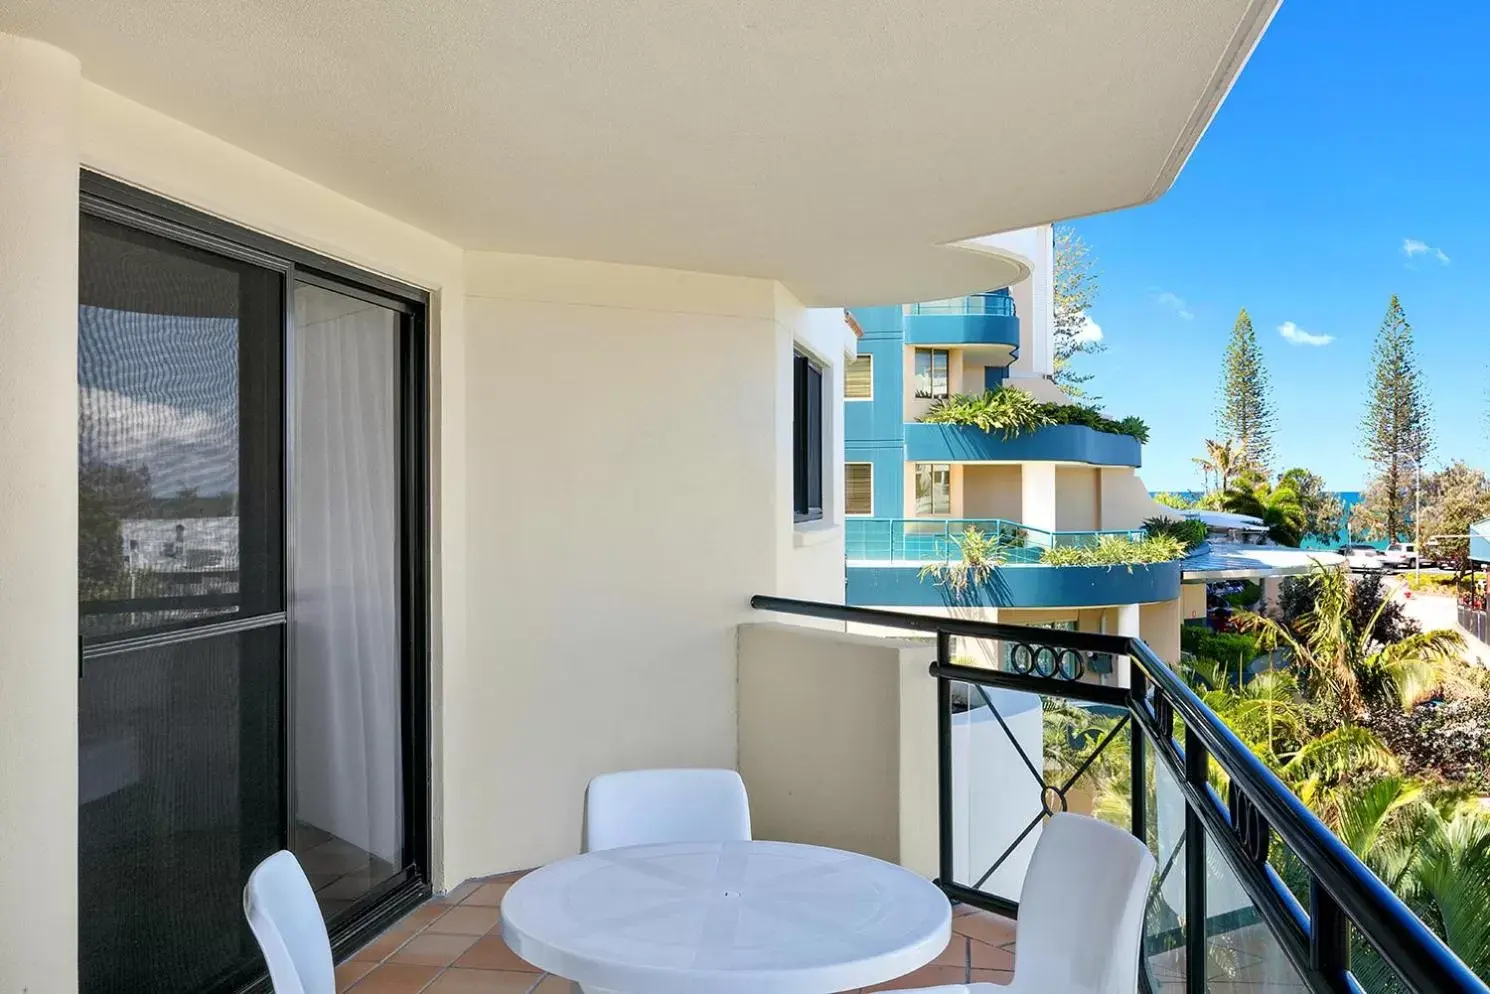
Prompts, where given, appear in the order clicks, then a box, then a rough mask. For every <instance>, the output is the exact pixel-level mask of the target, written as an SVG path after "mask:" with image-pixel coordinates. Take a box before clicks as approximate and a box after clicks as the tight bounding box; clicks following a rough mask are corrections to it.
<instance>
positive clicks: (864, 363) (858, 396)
mask: <svg viewBox="0 0 1490 994" xmlns="http://www.w3.org/2000/svg"><path fill="white" fill-rule="evenodd" d="M843 399H844V400H873V399H874V357H873V356H869V355H861V356H859V358H857V359H855V360H854V361H853V362H851V363H849V364H848V369H847V370H845V371H844V374H843Z"/></svg>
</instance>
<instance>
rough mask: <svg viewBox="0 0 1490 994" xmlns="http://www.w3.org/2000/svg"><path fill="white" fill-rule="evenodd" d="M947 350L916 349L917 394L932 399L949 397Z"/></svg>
mask: <svg viewBox="0 0 1490 994" xmlns="http://www.w3.org/2000/svg"><path fill="white" fill-rule="evenodd" d="M948 382H949V381H948V379H947V350H946V349H917V350H916V396H917V397H928V398H930V399H932V400H943V399H945V398H946V397H947V395H948V393H949V390H948V386H947V384H948Z"/></svg>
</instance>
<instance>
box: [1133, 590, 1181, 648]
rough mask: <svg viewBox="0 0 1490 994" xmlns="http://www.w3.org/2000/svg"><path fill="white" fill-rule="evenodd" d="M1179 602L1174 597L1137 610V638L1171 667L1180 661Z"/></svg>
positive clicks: (1145, 605) (1177, 598) (1178, 599)
mask: <svg viewBox="0 0 1490 994" xmlns="http://www.w3.org/2000/svg"><path fill="white" fill-rule="evenodd" d="M1182 589H1183V588H1182ZM1180 600H1181V598H1179V597H1176V598H1175V599H1174V600H1172V601H1160V602H1159V603H1157V604H1144V605H1142V606H1141V607H1140V608H1139V637H1140V638H1142V639H1143V640H1144V641H1145V642H1147V643H1148V645H1149V648H1150V649H1153V650H1154V653H1155V654H1156V655H1157V656H1158V657H1159V658H1160V659H1162V660H1164V662H1166V663H1168V664H1170V665H1171V666H1173V665H1175V664H1176V663H1178V662H1179V661H1180V618H1181V615H1182V612H1181V610H1180Z"/></svg>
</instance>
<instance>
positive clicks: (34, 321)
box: [0, 34, 79, 994]
mask: <svg viewBox="0 0 1490 994" xmlns="http://www.w3.org/2000/svg"><path fill="white" fill-rule="evenodd" d="M78 85H79V68H78V63H77V60H76V59H74V58H73V57H72V56H70V55H68V54H66V53H64V52H61V51H58V50H57V49H55V48H52V47H51V46H49V45H43V44H41V43H39V42H34V41H29V40H26V39H22V38H15V37H12V36H10V35H3V34H0V467H4V469H3V471H0V853H4V854H5V856H4V858H0V990H3V991H29V992H30V994H46V992H51V991H73V990H76V989H77V934H78V933H77V894H78V891H77V858H78V853H77V824H78V763H77V755H78V751H77V750H78V726H77V713H78V707H77V699H78V674H77V651H78V650H77V560H76V556H75V550H76V549H77V541H78V538H77V525H78V511H77V496H78V463H77V451H78V449H77V446H78V441H77V339H78V333H77V316H78Z"/></svg>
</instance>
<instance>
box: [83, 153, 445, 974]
mask: <svg viewBox="0 0 1490 994" xmlns="http://www.w3.org/2000/svg"><path fill="white" fill-rule="evenodd" d="M90 186H92V187H95V188H105V189H107V190H109V192H110V194H111V196H118V197H122V198H123V199H124V200H125V201H126V203H122V204H121V203H120V202H118V201H116V200H113V199H109V198H107V197H104V196H102V195H101V194H97V193H94V194H91V195H85V199H84V208H85V209H84V214H83V217H82V221H81V235H80V258H79V313H78V389H79V427H78V550H77V555H78V584H79V604H78V612H79V632H80V635H81V640H80V641H81V645H80V659H79V667H80V683H79V695H78V696H79V715H78V719H79V770H78V773H79V777H78V782H79V797H78V831H79V853H78V871H79V885H78V887H79V909H80V911H79V963H80V989H81V990H82V991H84V992H86V994H93V992H99V994H102V992H114V991H135V990H150V991H154V992H159V994H197V992H204V991H231V990H238V989H239V988H241V987H242V986H243V985H244V984H245V983H248V982H250V981H252V980H253V979H254V978H255V977H256V976H259V975H262V971H263V960H262V958H261V956H260V954H259V950H258V947H257V944H256V943H255V942H254V940H253V938H252V936H251V934H250V933H249V931H248V929H247V927H246V925H245V924H244V921H243V912H242V897H241V895H242V888H243V885H244V883H245V881H246V880H247V877H248V874H249V872H250V871H251V870H252V869H253V867H254V866H255V865H257V864H258V862H259V861H260V860H262V859H263V858H264V857H266V856H268V855H269V854H271V853H273V852H274V851H276V850H278V849H283V848H288V849H291V850H292V851H293V852H295V853H296V855H297V857H298V858H299V859H300V860H301V862H302V864H303V865H304V867H305V869H306V871H307V874H308V875H309V876H310V878H311V880H312V882H313V884H314V886H315V889H316V896H317V898H318V900H319V901H320V903H321V907H322V910H323V913H324V915H325V918H326V921H327V925H328V929H329V931H330V933H331V937H332V942H333V945H334V946H350V945H353V944H357V943H359V942H360V941H362V940H363V939H365V934H366V932H367V931H368V930H370V929H375V928H376V927H377V926H378V924H379V922H380V921H383V920H386V918H387V917H388V916H389V915H392V914H395V913H397V912H398V911H399V910H400V909H402V908H406V907H408V906H411V905H412V904H413V903H414V902H416V901H417V900H419V899H420V898H421V896H422V895H425V894H427V893H428V886H427V882H426V880H427V878H426V868H427V865H428V830H427V819H428V810H427V802H426V799H425V797H426V786H427V785H426V784H425V783H424V782H423V781H424V778H423V776H422V774H421V771H423V770H426V769H427V766H426V765H425V764H426V762H427V755H428V752H427V750H428V740H427V734H428V733H427V723H426V720H425V717H424V714H423V712H424V709H426V708H427V706H428V701H427V691H426V689H425V685H426V684H425V679H424V673H425V667H426V653H425V650H424V639H425V636H424V632H425V622H424V618H423V610H424V608H423V600H422V591H423V582H424V580H423V569H424V567H423V563H424V559H425V555H424V549H425V540H424V532H423V524H422V522H423V518H424V515H425V510H426V505H425V497H424V489H423V466H424V451H423V446H422V434H421V429H420V425H421V424H422V414H421V411H422V409H423V403H424V401H423V392H422V389H421V387H420V377H421V375H422V369H423V366H422V359H421V352H420V343H421V341H422V338H421V336H422V329H421V327H420V325H419V323H418V318H419V316H420V314H421V311H420V307H421V306H422V301H421V300H420V298H418V297H417V296H415V295H413V294H409V295H400V294H399V293H398V292H397V291H394V292H388V293H385V292H382V290H381V289H380V290H379V291H377V292H375V291H374V290H372V289H369V288H368V286H366V285H363V284H361V283H360V282H359V281H358V279H357V278H356V276H355V274H350V271H347V272H340V271H338V269H337V267H336V264H334V263H329V262H325V261H324V260H319V259H316V258H315V257H309V256H308V255H306V254H305V253H300V252H298V250H294V249H290V248H289V247H287V246H279V245H277V243H272V242H269V241H268V240H267V239H258V241H257V242H255V243H254V244H252V245H249V244H246V243H247V242H248V241H251V240H253V239H255V238H256V237H257V236H252V235H250V234H249V233H247V232H240V231H238V230H237V229H232V228H229V227H228V226H225V225H220V224H219V223H218V222H214V221H211V220H210V219H206V218H202V217H200V216H197V215H192V214H190V212H186V211H184V210H181V209H176V208H169V207H168V206H167V205H160V204H159V203H158V202H157V201H153V200H151V199H149V198H145V197H144V196H143V195H141V194H136V193H133V192H127V193H119V192H118V191H117V190H116V189H115V187H112V186H110V185H109V184H108V183H107V182H106V181H101V180H96V181H92V182H91V183H90V178H89V177H86V176H85V178H84V187H85V190H86V189H88V188H89V187H90ZM157 208H159V209H160V211H161V212H162V213H163V214H169V215H170V220H169V221H167V220H162V219H161V217H160V216H159V215H157V214H155V213H154V211H155V210H156V209H157ZM183 218H186V219H187V220H182V219H183ZM178 222H179V223H178ZM213 225H216V227H215V228H214V230H213V231H212V232H211V233H204V232H203V230H202V229H203V228H205V227H209V226H213ZM281 249H282V250H283V253H282V254H279V250H281ZM302 264H304V265H307V266H310V265H313V266H315V267H316V271H314V272H313V271H311V270H310V269H309V268H301V266H302ZM328 270H329V271H330V272H332V273H335V274H336V275H337V276H338V277H339V278H337V279H333V278H332V277H331V276H330V275H327V271H328ZM368 279H369V280H372V279H373V278H371V277H369V278H368Z"/></svg>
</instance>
